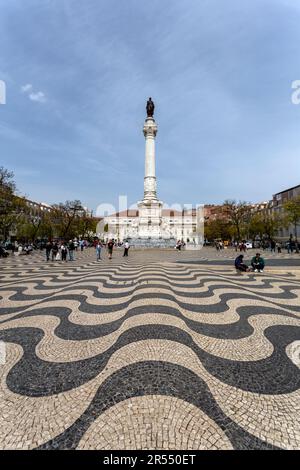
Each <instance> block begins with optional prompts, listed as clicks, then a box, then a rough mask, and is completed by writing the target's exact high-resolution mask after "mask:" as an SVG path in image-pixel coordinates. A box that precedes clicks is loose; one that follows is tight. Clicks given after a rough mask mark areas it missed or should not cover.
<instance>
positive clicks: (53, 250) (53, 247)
mask: <svg viewBox="0 0 300 470" xmlns="http://www.w3.org/2000/svg"><path fill="white" fill-rule="evenodd" d="M57 254H58V244H57V243H56V242H55V243H53V245H52V261H55V260H56V257H57Z"/></svg>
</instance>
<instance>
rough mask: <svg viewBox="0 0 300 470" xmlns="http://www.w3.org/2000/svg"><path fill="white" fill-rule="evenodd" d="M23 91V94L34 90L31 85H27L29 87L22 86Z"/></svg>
mask: <svg viewBox="0 0 300 470" xmlns="http://www.w3.org/2000/svg"><path fill="white" fill-rule="evenodd" d="M21 90H22V92H23V93H27V91H31V90H32V85H31V83H27V85H23V86H21Z"/></svg>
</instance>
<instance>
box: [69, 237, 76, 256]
mask: <svg viewBox="0 0 300 470" xmlns="http://www.w3.org/2000/svg"><path fill="white" fill-rule="evenodd" d="M68 249H69V261H75V260H74V250H75V246H74V242H73V240H70V241H69V246H68Z"/></svg>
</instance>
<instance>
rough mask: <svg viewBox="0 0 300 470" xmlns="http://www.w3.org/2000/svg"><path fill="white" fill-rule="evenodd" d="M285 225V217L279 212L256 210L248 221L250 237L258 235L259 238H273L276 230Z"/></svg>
mask: <svg viewBox="0 0 300 470" xmlns="http://www.w3.org/2000/svg"><path fill="white" fill-rule="evenodd" d="M284 225H285V218H284V217H282V216H281V215H280V214H277V213H275V214H271V213H269V212H267V211H261V212H256V213H255V214H253V215H252V216H251V219H250V222H249V227H248V229H249V234H250V235H251V236H252V237H255V236H256V235H259V237H260V239H263V238H264V237H267V238H268V239H271V238H273V237H274V236H275V235H276V232H277V231H278V230H279V229H280V228H281V227H283V226H284Z"/></svg>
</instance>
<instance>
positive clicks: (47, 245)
mask: <svg viewBox="0 0 300 470" xmlns="http://www.w3.org/2000/svg"><path fill="white" fill-rule="evenodd" d="M51 250H52V243H51V242H50V240H48V241H47V243H46V261H49V260H50V253H51Z"/></svg>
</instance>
